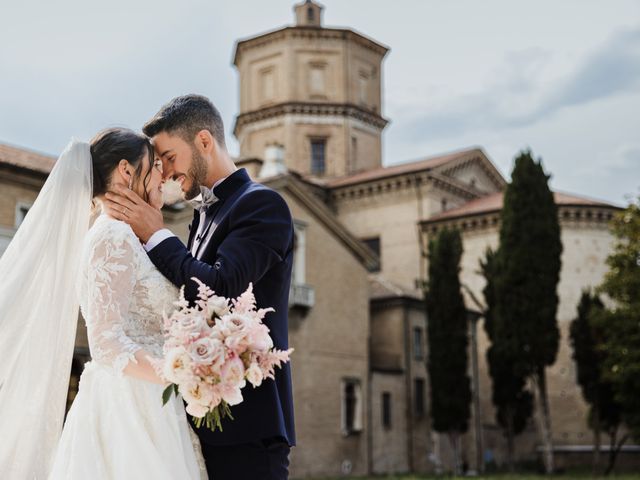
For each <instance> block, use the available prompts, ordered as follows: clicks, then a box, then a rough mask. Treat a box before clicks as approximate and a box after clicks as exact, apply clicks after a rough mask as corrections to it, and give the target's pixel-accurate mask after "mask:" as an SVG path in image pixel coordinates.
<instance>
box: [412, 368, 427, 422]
mask: <svg viewBox="0 0 640 480" xmlns="http://www.w3.org/2000/svg"><path fill="white" fill-rule="evenodd" d="M424 394H425V392H424V380H423V379H422V378H416V379H415V380H414V385H413V395H414V402H413V403H414V405H415V412H416V417H422V416H423V415H424V413H425V405H424Z"/></svg>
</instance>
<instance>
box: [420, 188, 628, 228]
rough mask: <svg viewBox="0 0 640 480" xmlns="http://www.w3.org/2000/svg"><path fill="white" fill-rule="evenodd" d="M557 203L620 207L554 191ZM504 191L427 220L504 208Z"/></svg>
mask: <svg viewBox="0 0 640 480" xmlns="http://www.w3.org/2000/svg"><path fill="white" fill-rule="evenodd" d="M553 196H554V198H555V201H556V204H557V205H559V206H584V207H606V208H618V207H617V206H616V205H613V204H611V203H606V202H602V201H600V200H593V199H591V198H587V197H582V196H577V195H573V194H569V193H563V192H554V193H553ZM502 198H503V192H496V193H492V194H491V195H487V196H485V197H481V198H478V199H476V200H472V201H470V202H468V203H465V204H464V205H462V206H460V207H457V208H452V209H451V210H447V211H446V212H442V213H439V214H437V215H434V216H433V217H431V218H429V219H428V220H427V221H426V222H437V221H440V220H448V219H451V218H458V217H466V216H472V215H479V214H482V213H490V212H497V211H500V210H502Z"/></svg>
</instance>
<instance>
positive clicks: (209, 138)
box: [195, 130, 216, 154]
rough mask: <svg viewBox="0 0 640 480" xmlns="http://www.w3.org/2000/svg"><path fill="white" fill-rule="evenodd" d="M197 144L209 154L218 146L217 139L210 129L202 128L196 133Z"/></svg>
mask: <svg viewBox="0 0 640 480" xmlns="http://www.w3.org/2000/svg"><path fill="white" fill-rule="evenodd" d="M195 140H196V145H197V146H198V147H199V148H200V149H201V150H202V151H203V152H204V153H207V154H210V153H211V152H212V151H213V150H214V149H215V147H216V145H215V139H214V138H213V135H211V132H209V130H200V131H199V132H198V133H196V139H195Z"/></svg>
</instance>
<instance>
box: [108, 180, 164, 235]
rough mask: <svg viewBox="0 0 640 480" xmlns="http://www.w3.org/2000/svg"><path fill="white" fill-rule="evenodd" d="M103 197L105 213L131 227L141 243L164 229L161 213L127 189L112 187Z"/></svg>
mask: <svg viewBox="0 0 640 480" xmlns="http://www.w3.org/2000/svg"><path fill="white" fill-rule="evenodd" d="M105 197H106V198H105V201H104V207H105V210H106V213H107V214H108V215H109V216H110V217H113V218H115V219H117V220H122V221H123V222H127V223H128V224H129V225H131V228H132V229H133V231H134V232H135V234H136V235H137V236H138V238H139V239H140V240H142V242H143V243H147V242H148V241H149V239H150V238H151V235H153V234H154V233H156V232H157V231H158V230H161V229H163V228H164V219H163V218H162V212H161V211H160V210H158V209H157V208H154V207H152V206H151V205H149V204H148V203H147V202H145V201H144V200H143V199H142V198H140V197H139V196H138V194H136V193H135V192H133V191H131V190H129V189H128V188H126V187H123V186H122V185H114V186H113V188H112V189H111V190H110V191H109V192H107V194H106V195H105Z"/></svg>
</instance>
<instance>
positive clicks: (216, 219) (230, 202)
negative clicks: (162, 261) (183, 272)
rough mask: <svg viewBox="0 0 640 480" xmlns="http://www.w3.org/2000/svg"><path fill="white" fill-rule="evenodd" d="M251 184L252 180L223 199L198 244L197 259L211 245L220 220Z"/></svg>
mask: <svg viewBox="0 0 640 480" xmlns="http://www.w3.org/2000/svg"><path fill="white" fill-rule="evenodd" d="M250 186H251V182H248V183H246V184H245V185H243V186H242V187H241V188H239V189H238V190H237V191H236V192H234V194H233V195H231V197H229V198H228V199H225V200H223V201H222V202H223V203H222V205H221V206H220V208H219V209H218V211H217V212H216V214H215V215H214V216H213V220H211V224H210V225H209V227H208V229H207V231H206V233H205V238H203V239H202V241H201V242H200V245H198V250H197V251H196V253H195V255H194V256H195V257H196V258H197V259H200V258H201V257H202V254H203V253H204V251H205V250H206V249H207V248H208V247H209V243H210V242H211V238H213V235H214V233H215V231H216V229H217V228H218V225H219V224H220V222H222V220H223V219H224V217H226V216H227V214H228V213H229V210H231V207H233V205H235V203H236V200H237V199H238V198H240V196H241V195H242V194H243V193H244V192H245V191H246V190H247V189H248V188H249V187H250Z"/></svg>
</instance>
